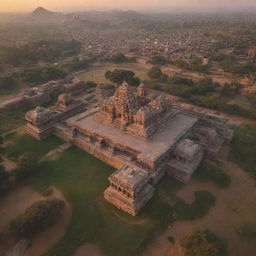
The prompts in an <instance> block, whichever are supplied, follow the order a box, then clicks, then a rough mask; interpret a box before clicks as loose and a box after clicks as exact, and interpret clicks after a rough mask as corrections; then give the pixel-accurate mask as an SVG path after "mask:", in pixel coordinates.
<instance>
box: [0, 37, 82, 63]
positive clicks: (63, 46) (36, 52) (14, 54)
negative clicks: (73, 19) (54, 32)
mask: <svg viewBox="0 0 256 256" xmlns="http://www.w3.org/2000/svg"><path fill="white" fill-rule="evenodd" d="M81 47H82V46H81V43H80V42H78V41H76V40H71V41H64V40H55V41H39V42H29V43H28V44H26V45H24V46H22V47H12V48H5V49H3V50H2V51H1V52H0V62H2V63H8V64H12V65H15V66H17V65H21V64H30V63H37V62H39V61H44V62H54V61H57V60H58V59H60V58H62V57H68V56H73V55H76V54H78V53H79V52H80V51H81Z"/></svg>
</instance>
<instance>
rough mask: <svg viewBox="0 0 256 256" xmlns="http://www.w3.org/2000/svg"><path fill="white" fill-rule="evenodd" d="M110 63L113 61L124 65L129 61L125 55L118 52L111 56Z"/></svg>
mask: <svg viewBox="0 0 256 256" xmlns="http://www.w3.org/2000/svg"><path fill="white" fill-rule="evenodd" d="M110 61H113V62H114V63H124V62H128V61H129V59H128V58H127V57H126V56H125V55H124V54H123V53H121V52H118V53H115V54H113V55H112V56H111V58H110Z"/></svg>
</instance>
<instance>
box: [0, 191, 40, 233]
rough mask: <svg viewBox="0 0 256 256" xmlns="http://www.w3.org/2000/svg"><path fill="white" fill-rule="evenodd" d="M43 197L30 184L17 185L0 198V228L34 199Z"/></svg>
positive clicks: (33, 201) (34, 200) (37, 199)
mask: <svg viewBox="0 0 256 256" xmlns="http://www.w3.org/2000/svg"><path fill="white" fill-rule="evenodd" d="M43 199H45V198H44V197H43V196H42V195H41V194H40V193H39V192H37V191H35V190H34V189H33V188H32V187H30V186H24V187H18V188H16V189H14V190H12V191H10V192H9V193H8V194H7V195H6V196H4V197H3V198H1V199H0V205H1V207H0V230H2V229H3V228H4V227H5V225H6V224H7V223H9V222H10V221H11V220H12V219H14V218H15V217H16V216H18V215H19V214H21V213H22V212H24V211H25V209H26V208H27V207H28V206H30V205H31V204H33V203H35V202H36V201H39V200H43Z"/></svg>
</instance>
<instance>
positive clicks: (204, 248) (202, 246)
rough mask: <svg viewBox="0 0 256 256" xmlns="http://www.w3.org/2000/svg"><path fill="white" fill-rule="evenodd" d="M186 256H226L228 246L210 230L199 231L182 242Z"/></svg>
mask: <svg viewBox="0 0 256 256" xmlns="http://www.w3.org/2000/svg"><path fill="white" fill-rule="evenodd" d="M181 245H182V247H184V249H185V256H225V255H226V254H227V252H226V244H225V243H224V241H223V240H222V239H220V238H219V237H217V236H216V235H215V234H213V233H212V232H210V231H208V230H198V231H195V232H193V233H192V234H191V235H189V236H187V237H185V239H183V241H182V242H181Z"/></svg>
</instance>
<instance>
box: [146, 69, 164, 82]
mask: <svg viewBox="0 0 256 256" xmlns="http://www.w3.org/2000/svg"><path fill="white" fill-rule="evenodd" d="M147 75H148V77H149V78H151V79H155V80H160V79H161V77H162V75H163V72H162V70H161V69H160V68H159V67H153V68H151V69H150V70H149V71H148V73H147Z"/></svg>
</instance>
